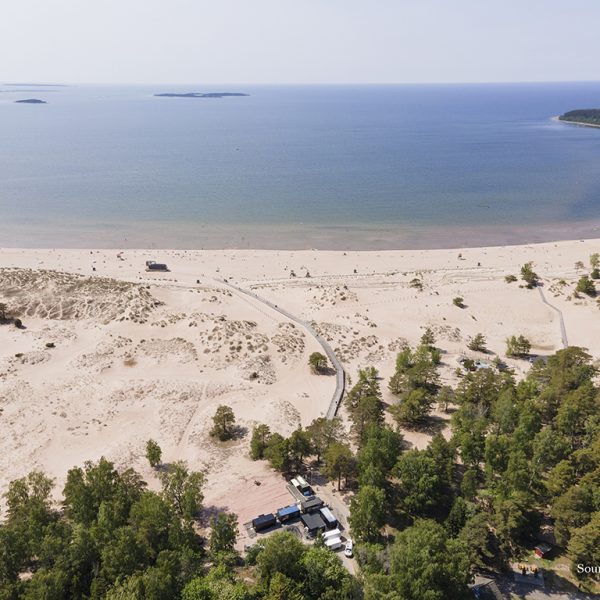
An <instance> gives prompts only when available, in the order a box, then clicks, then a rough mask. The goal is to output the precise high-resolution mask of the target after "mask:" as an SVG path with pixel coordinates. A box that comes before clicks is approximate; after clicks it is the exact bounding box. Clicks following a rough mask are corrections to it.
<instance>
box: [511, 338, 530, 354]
mask: <svg viewBox="0 0 600 600" xmlns="http://www.w3.org/2000/svg"><path fill="white" fill-rule="evenodd" d="M530 350H531V342H530V341H529V340H528V339H527V338H526V337H525V336H523V335H520V336H519V337H517V336H514V335H513V336H511V337H509V338H507V340H506V356H527V354H529V351H530Z"/></svg>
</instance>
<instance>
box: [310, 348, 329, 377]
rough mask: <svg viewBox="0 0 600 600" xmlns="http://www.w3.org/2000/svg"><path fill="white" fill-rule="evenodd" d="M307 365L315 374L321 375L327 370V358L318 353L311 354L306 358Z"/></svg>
mask: <svg viewBox="0 0 600 600" xmlns="http://www.w3.org/2000/svg"><path fill="white" fill-rule="evenodd" d="M308 364H309V366H310V368H311V369H312V370H313V371H314V372H315V373H323V372H324V371H325V370H326V369H327V357H326V356H325V355H324V354H321V353H320V352H313V353H312V354H311V355H310V356H309V357H308Z"/></svg>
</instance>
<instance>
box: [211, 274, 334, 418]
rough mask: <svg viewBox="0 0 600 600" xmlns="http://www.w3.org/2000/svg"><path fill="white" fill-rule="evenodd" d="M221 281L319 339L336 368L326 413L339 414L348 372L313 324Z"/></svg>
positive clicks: (331, 415) (242, 289)
mask: <svg viewBox="0 0 600 600" xmlns="http://www.w3.org/2000/svg"><path fill="white" fill-rule="evenodd" d="M219 283H222V284H223V285H226V286H228V287H230V288H232V289H234V290H236V291H237V292H240V293H241V294H245V295H246V296H250V298H254V300H258V302H262V303H263V304H265V305H267V306H268V307H269V308H271V309H273V310H275V311H277V312H278V313H280V314H282V315H283V316H284V317H286V318H288V319H289V320H290V321H294V322H295V323H298V325H300V326H301V327H304V329H306V330H307V331H308V333H309V334H310V335H311V336H312V337H313V338H315V340H317V342H319V344H320V345H321V348H323V351H324V352H325V354H326V355H327V358H328V359H329V362H330V363H331V364H332V366H333V368H334V369H335V391H334V393H333V397H332V398H331V402H330V403H329V407H328V408H327V412H326V413H325V416H326V417H327V418H328V419H333V417H335V415H336V414H337V411H338V410H339V408H340V403H341V402H342V396H343V395H344V388H345V385H346V374H345V372H344V368H343V367H342V363H341V362H340V360H339V359H338V357H337V356H336V355H335V353H334V352H333V350H332V349H331V346H330V345H329V344H328V343H327V342H326V341H325V340H324V339H323V338H322V337H321V336H320V335H319V334H318V333H317V332H316V331H315V330H314V329H313V326H312V325H311V324H310V323H309V322H308V321H304V320H302V319H299V318H298V317H296V316H294V315H293V314H291V313H289V312H288V311H287V310H285V309H283V308H280V307H279V306H277V304H273V302H270V301H269V300H266V299H265V298H262V297H261V296H259V295H258V294H256V293H254V292H251V291H250V290H245V289H244V288H241V287H240V286H238V285H235V284H233V283H229V282H228V281H222V280H221V281H219Z"/></svg>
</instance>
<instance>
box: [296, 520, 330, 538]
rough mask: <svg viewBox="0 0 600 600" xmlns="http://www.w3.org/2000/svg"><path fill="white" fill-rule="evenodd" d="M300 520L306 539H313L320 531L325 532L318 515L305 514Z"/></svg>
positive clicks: (323, 524) (322, 522)
mask: <svg viewBox="0 0 600 600" xmlns="http://www.w3.org/2000/svg"><path fill="white" fill-rule="evenodd" d="M300 519H301V521H302V524H303V525H304V530H305V531H306V534H307V535H308V537H315V536H316V535H317V534H318V533H319V532H320V531H324V530H325V521H323V519H321V516H320V515H318V514H305V515H302V516H301V517H300Z"/></svg>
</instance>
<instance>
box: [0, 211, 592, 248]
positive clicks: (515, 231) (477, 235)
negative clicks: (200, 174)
mask: <svg viewBox="0 0 600 600" xmlns="http://www.w3.org/2000/svg"><path fill="white" fill-rule="evenodd" d="M576 239H600V219H598V220H593V221H585V222H572V223H568V224H564V223H563V224H561V223H553V224H552V223H550V224H537V225H525V226H508V225H507V226H492V225H480V226H468V225H465V226H448V227H442V226H438V225H435V226H433V225H414V224H407V223H404V224H397V225H390V224H379V223H374V224H371V225H360V224H349V225H339V226H327V225H326V226H319V225H313V224H310V225H304V224H285V225H261V224H246V225H208V224H180V223H173V224H165V223H145V224H143V225H142V226H139V225H138V226H132V227H130V224H126V225H119V226H112V225H106V224H103V225H102V226H100V227H98V226H95V225H94V224H93V223H77V224H73V225H72V226H69V225H66V226H65V225H63V226H62V227H51V226H43V227H40V226H38V227H36V226H31V225H22V226H20V227H19V226H18V225H10V224H4V225H1V224H0V248H7V249H8V248H31V249H33V248H36V249H51V248H54V249H56V248H62V249H73V250H77V249H90V248H93V249H98V250H100V249H103V250H117V249H118V250H123V249H127V250H139V249H147V250H157V249H172V250H211V251H213V250H276V251H299V250H317V249H318V250H325V251H329V250H331V251H335V250H346V251H388V250H389V251H394V250H398V251H402V250H450V249H455V248H482V247H492V246H493V247H506V246H519V245H523V244H543V243H551V242H562V241H569V240H576ZM174 242H175V243H174Z"/></svg>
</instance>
